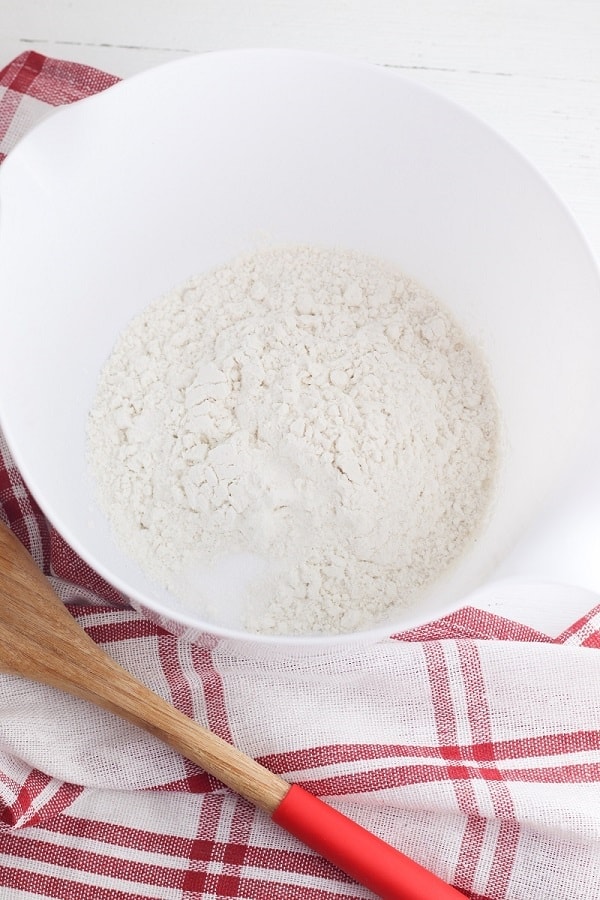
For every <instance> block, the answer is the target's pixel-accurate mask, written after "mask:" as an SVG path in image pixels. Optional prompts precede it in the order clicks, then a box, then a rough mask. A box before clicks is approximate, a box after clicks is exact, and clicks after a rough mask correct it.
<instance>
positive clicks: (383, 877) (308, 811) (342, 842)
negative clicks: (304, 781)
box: [271, 784, 465, 900]
mask: <svg viewBox="0 0 600 900" xmlns="http://www.w3.org/2000/svg"><path fill="white" fill-rule="evenodd" d="M271 818H272V819H273V821H274V822H276V823H277V824H278V825H281V827H282V828H285V830H286V831H289V833H290V834H293V835H294V836H295V837H297V838H299V839H300V840H301V841H303V842H304V843H305V844H306V845H307V846H308V847H310V848H311V849H313V850H315V851H316V852H317V853H320V854H321V856H323V857H325V859H328V860H329V862H332V863H334V864H335V865H336V866H337V867H338V868H339V869H341V870H342V871H343V872H345V873H346V874H347V875H350V876H351V877H352V878H354V879H355V881H358V883H359V884H362V885H364V886H365V887H367V888H369V890H371V891H373V893H374V894H376V895H377V896H379V897H381V898H382V900H432V898H434V897H435V900H465V895H464V894H462V893H461V892H460V891H457V890H456V888H453V887H451V886H450V885H449V884H447V883H446V882H445V881H442V880H441V879H440V878H438V877H437V875H434V874H433V872H429V871H428V870H427V869H424V868H423V866H421V865H419V863H416V862H415V861H414V860H412V859H410V858H409V857H408V856H405V855H404V854H403V853H401V852H400V851H399V850H396V849H394V847H392V846H391V845H390V844H387V843H386V842H385V841H382V840H381V839H380V838H378V837H376V836H375V835H374V834H372V833H371V832H370V831H367V830H366V829H365V828H362V827H361V826H360V825H357V824H356V822H353V821H352V820H351V819H348V818H346V816H344V815H342V813H340V812H338V811H337V810H336V809H334V808H333V807H331V806H329V805H328V804H327V803H323V801H322V800H319V799H318V798H317V797H314V796H313V795H312V794H310V793H309V792H308V791H305V790H304V788H301V787H300V786H299V785H296V784H294V785H292V787H291V788H290V790H289V791H288V793H287V794H286V795H285V797H284V798H283V800H282V801H281V803H280V804H279V806H278V807H277V808H276V809H275V811H274V812H273V814H272V816H271Z"/></svg>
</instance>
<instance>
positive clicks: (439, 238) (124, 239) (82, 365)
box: [0, 51, 600, 636]
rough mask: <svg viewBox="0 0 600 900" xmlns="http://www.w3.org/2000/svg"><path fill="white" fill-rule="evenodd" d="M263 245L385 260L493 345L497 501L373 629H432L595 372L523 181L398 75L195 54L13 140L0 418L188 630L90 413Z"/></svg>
mask: <svg viewBox="0 0 600 900" xmlns="http://www.w3.org/2000/svg"><path fill="white" fill-rule="evenodd" d="M265 237H266V239H267V240H270V241H272V242H273V243H287V242H308V243H315V244H321V245H326V246H332V245H340V246H344V247H348V248H355V249H357V250H361V251H364V252H368V253H372V254H374V255H377V256H379V257H382V258H385V259H388V260H390V261H392V262H394V263H396V264H398V265H399V266H400V267H401V268H402V269H403V270H405V271H406V272H408V273H409V274H411V275H412V276H413V277H415V278H416V279H417V280H419V281H420V282H422V283H423V284H424V285H425V286H426V287H428V288H429V289H430V290H432V291H433V292H434V293H435V294H436V295H437V296H438V297H439V299H440V300H442V302H444V303H445V304H446V305H447V306H448V307H450V308H451V309H452V310H453V311H454V312H455V314H456V315H457V317H458V318H459V320H460V321H461V322H462V323H463V325H464V327H465V328H466V329H467V331H468V332H469V333H470V334H472V335H473V336H475V337H476V338H477V339H478V340H479V341H480V342H481V344H482V346H483V349H484V352H485V353H486V355H487V357H488V360H489V363H490V367H491V371H492V377H493V380H494V384H495V388H496V391H497V395H498V401H499V405H500V408H501V411H502V417H503V428H504V443H505V448H504V463H503V468H502V473H501V483H500V486H499V491H498V497H497V501H496V504H495V508H494V512H493V515H492V517H491V519H490V522H489V525H488V527H487V528H486V530H485V532H484V533H483V534H482V535H481V537H480V539H479V540H478V542H477V543H476V545H475V546H474V548H473V551H472V552H471V553H470V554H469V555H468V556H466V557H465V559H464V560H463V561H462V562H461V564H460V565H459V566H457V567H455V569H454V570H453V571H452V573H451V574H450V575H449V576H448V577H447V578H445V579H444V581H443V582H441V583H440V584H439V585H438V586H437V587H436V588H435V589H434V590H432V591H431V593H430V596H429V597H428V598H427V599H426V600H425V601H424V602H423V604H421V605H420V606H419V607H418V609H412V610H409V611H407V612H405V613H403V614H402V616H400V615H399V616H398V617H397V618H396V619H395V620H394V622H393V623H381V629H384V630H388V631H389V628H390V627H391V626H393V627H397V628H404V627H409V626H411V625H413V624H416V623H417V622H422V621H426V620H429V619H431V618H432V617H434V616H436V615H438V614H439V613H441V612H443V611H444V610H446V609H448V608H449V606H450V605H451V604H453V603H454V602H455V601H457V600H458V599H459V598H461V597H463V596H464V595H465V594H466V593H467V592H469V591H470V590H472V589H474V588H475V587H476V586H477V585H478V584H480V583H481V582H482V580H484V579H486V578H488V577H490V576H491V575H492V573H493V571H494V569H495V568H496V567H497V566H498V564H499V563H500V562H501V560H502V559H503V557H504V556H505V555H506V553H507V552H508V550H509V549H510V548H511V546H513V544H514V543H515V541H516V540H517V539H518V538H519V536H520V535H521V534H522V533H523V531H524V530H525V529H526V528H527V527H528V526H529V524H530V523H531V521H532V520H533V519H534V517H535V513H536V510H537V509H538V508H539V504H540V502H541V500H542V499H543V498H544V497H545V495H546V494H547V493H548V491H550V490H551V488H552V486H553V484H554V483H555V482H556V480H557V478H559V477H560V474H561V472H562V471H563V470H564V469H565V467H568V466H569V465H570V461H571V458H572V453H573V452H574V449H575V448H576V446H577V443H578V441H579V439H580V438H579V435H580V434H581V427H582V424H583V423H585V422H586V421H587V418H588V416H589V410H590V403H591V400H592V396H591V389H592V386H593V384H594V380H595V379H596V378H597V377H598V374H600V373H599V372H598V369H599V363H598V359H597V341H598V334H599V332H600V304H599V303H598V299H599V287H598V277H597V272H596V269H595V266H594V264H593V261H592V259H591V257H590V254H589V252H588V250H587V247H586V246H585V243H584V241H583V240H582V238H581V235H580V234H579V232H578V230H577V228H576V227H575V225H574V224H573V222H572V220H571V218H570V216H569V215H568V214H567V212H566V211H565V210H564V208H563V207H562V205H561V204H560V202H559V201H558V200H557V199H556V197H555V196H554V195H553V193H552V191H551V190H550V189H549V188H548V187H547V185H546V184H545V182H544V181H543V180H542V179H541V178H540V177H539V176H538V175H537V174H536V172H535V171H534V170H533V169H532V168H531V167H530V166H529V165H528V164H527V163H526V162H525V161H524V160H523V159H522V158H521V157H520V156H519V155H518V154H517V153H516V152H515V151H514V150H513V149H512V148H510V147H509V146H508V145H507V144H506V143H505V142H504V141H503V140H501V139H500V138H499V137H498V136H497V135H495V134H494V133H493V132H492V131H490V130H489V129H488V128H487V127H485V126H484V125H483V124H481V123H480V122H479V121H477V120H475V119H474V118H473V117H471V116H470V115H468V114H467V113H465V112H464V111H462V110H461V109H459V108H457V107H456V106H454V105H453V104H451V103H449V102H447V101H446V100H444V99H442V98H440V97H438V96H437V95H435V94H433V93H431V92H429V91H427V90H425V89H423V88H421V87H419V86H417V85H415V84H412V83H410V82H409V81H406V80H404V79H403V78H401V77H399V76H398V75H396V74H395V73H391V72H389V71H386V70H383V69H379V68H376V67H371V66H368V65H363V64H359V63H354V62H349V61H344V60H339V59H334V58H329V57H322V56H319V55H313V54H307V53H297V52H287V51H240V52H227V53H217V54H210V55H207V56H202V57H195V58H190V59H187V60H183V61H181V62H177V63H170V64H168V65H166V66H161V67H159V68H157V69H155V70H151V71H149V72H146V73H143V74H142V75H139V76H136V77H134V78H132V79H130V80H128V81H127V82H123V83H121V84H119V85H117V86H115V87H113V88H111V89H109V90H108V91H106V92H105V93H103V94H101V95H98V96H96V97H93V98H92V99H90V100H87V101H83V102H81V103H79V104H76V105H74V106H73V107H70V108H66V109H63V110H61V111H60V112H58V113H57V114H55V115H53V116H51V117H50V118H49V119H47V120H46V121H45V122H44V123H42V124H41V125H40V126H38V127H37V128H36V129H35V130H34V131H33V132H31V133H30V134H29V135H28V136H26V137H25V138H24V139H23V140H22V141H21V143H20V144H19V146H18V147H17V148H16V150H15V151H14V152H13V153H12V155H11V156H9V158H8V160H7V161H6V163H5V164H4V165H3V167H2V172H1V174H0V297H1V298H2V299H1V300H0V303H1V304H2V320H3V342H2V343H3V348H2V353H1V354H0V377H1V378H2V383H3V384H4V385H5V386H6V385H8V384H10V390H6V388H5V390H4V392H3V396H2V399H1V401H0V416H1V422H2V427H3V428H4V430H5V433H6V435H7V438H8V440H9V443H10V446H11V449H12V451H13V453H14V455H15V457H16V461H17V463H18V465H19V466H20V468H21V470H22V472H23V474H24V476H25V479H26V481H27V482H28V484H29V486H30V488H31V489H32V491H33V493H34V495H35V497H36V499H37V500H38V502H39V503H40V505H41V506H42V508H43V510H44V511H45V512H46V514H47V515H48V516H49V518H50V519H51V521H52V522H53V523H54V524H55V526H56V527H57V528H58V529H59V531H60V532H61V533H62V534H63V536H64V537H65V538H66V540H67V541H68V542H69V543H70V544H71V545H72V546H73V547H74V548H75V549H76V550H77V551H78V552H79V553H80V554H81V555H82V556H83V557H84V558H85V559H86V560H87V561H88V562H89V563H90V564H91V565H92V566H93V567H94V568H95V569H96V570H98V571H99V572H100V573H101V574H103V575H104V576H105V577H107V578H108V580H109V581H111V582H112V583H113V584H115V585H116V587H118V588H119V589H120V590H123V591H124V592H126V593H127V594H129V595H130V596H131V597H132V598H133V599H134V600H135V601H137V602H138V603H141V604H142V605H143V606H144V607H145V608H147V609H150V610H153V611H154V612H155V613H157V614H158V613H165V614H166V615H167V617H168V619H172V620H173V621H174V622H178V623H179V624H180V625H186V626H190V627H198V628H202V627H204V623H203V622H201V621H199V620H195V619H193V618H192V617H190V616H189V614H184V613H182V612H181V611H180V610H178V609H177V604H176V603H175V602H174V600H173V598H171V597H169V596H168V595H167V594H166V593H165V592H164V591H162V590H160V589H158V588H157V587H156V585H155V584H153V583H152V582H150V581H149V580H148V579H147V578H146V577H145V576H144V574H143V573H142V572H141V571H140V570H139V569H138V567H137V566H136V565H135V564H134V563H133V562H132V561H131V560H129V559H127V558H126V557H125V556H124V555H123V554H122V553H121V552H120V551H119V549H118V548H117V547H116V546H115V544H114V543H113V540H112V538H111V534H110V529H109V527H108V525H107V522H106V521H105V518H104V516H103V515H102V513H101V512H100V511H99V509H98V507H97V505H96V502H95V500H94V493H93V485H92V484H91V483H90V480H89V476H88V471H87V465H86V448H85V432H86V418H87V414H88V410H89V408H90V405H91V403H92V399H93V396H94V392H95V388H96V381H97V377H98V373H99V370H100V368H101V367H102V365H103V363H104V362H105V360H106V358H107V356H108V355H109V353H110V351H111V348H112V346H113V344H114V341H115V339H116V338H117V336H118V334H119V333H120V332H121V331H122V330H123V328H124V327H125V326H126V325H127V323H128V322H129V321H130V319H131V318H132V317H133V316H134V315H135V314H136V313H138V312H139V311H141V310H142V309H143V308H144V307H145V306H146V305H147V304H148V303H149V302H150V301H151V300H153V299H155V298H156V297H158V296H159V295H161V294H162V293H164V292H165V291H168V290H170V289H172V288H173V287H175V286H177V285H178V284H179V283H181V282H182V281H183V280H185V279H186V278H187V277H188V276H190V275H194V274H197V273H199V272H201V271H203V270H205V269H207V268H209V267H212V266H214V265H216V264H218V263H222V262H225V261H227V260H228V259H229V258H231V257H233V256H235V255H236V254H238V253H239V252H240V251H242V250H246V249H252V248H253V247H254V246H255V244H256V242H257V241H259V240H262V239H264V238H265ZM16 373H18V374H16ZM210 629H211V630H213V631H214V630H216V631H220V632H221V633H224V634H230V635H235V636H239V629H237V628H236V627H235V626H234V627H231V626H230V625H228V626H227V627H223V628H215V627H214V626H210ZM375 631H377V629H375ZM374 633H375V632H374Z"/></svg>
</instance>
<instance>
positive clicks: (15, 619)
mask: <svg viewBox="0 0 600 900" xmlns="http://www.w3.org/2000/svg"><path fill="white" fill-rule="evenodd" d="M0 572H1V573H2V601H1V602H0V671H3V672H10V673H13V674H16V675H23V676H24V677H25V678H30V679H32V680H34V681H38V682H41V683H43V684H48V685H52V687H56V688H59V689H60V690H63V691H66V692H67V693H69V694H72V695H74V696H76V697H81V698H82V699H84V700H89V701H90V702H91V703H93V704H95V705H96V706H100V707H102V708H103V709H106V710H110V712H113V713H116V714H117V715H118V716H121V718H123V719H127V720H128V721H129V722H133V723H134V724H135V725H138V726H139V727H141V728H143V729H144V730H145V731H148V732H150V733H151V734H153V735H156V737H158V738H160V740H162V741H164V742H165V743H166V744H168V745H169V746H170V747H173V749H175V750H177V751H178V752H179V753H181V754H182V755H183V756H185V757H187V759H190V760H191V761H192V762H195V763H197V765H199V766H201V767H202V768H203V769H204V770H205V771H206V772H208V773H209V774H211V775H214V777H215V778H217V779H218V780H219V781H221V782H223V784H226V785H227V786H228V787H230V788H231V789H232V790H234V791H236V793H238V794H240V795H241V796H242V797H245V798H246V799H247V800H249V801H250V802H251V803H253V804H254V805H255V806H258V807H260V808H261V809H264V810H265V811H266V812H268V813H269V814H271V813H273V811H274V810H275V809H276V808H277V807H278V806H279V804H280V802H281V801H282V800H283V798H284V796H285V795H286V794H287V792H288V791H289V788H290V785H289V784H288V782H287V781H285V780H284V779H283V778H280V777H279V776H278V775H275V774H273V773H272V772H270V771H269V770H268V769H265V768H264V766H261V765H260V764H259V763H257V762H255V761H254V760H253V759H251V758H250V757H248V756H246V755H245V754H244V753H242V752H241V751H239V750H237V749H236V748H235V747H233V746H232V745H231V744H229V743H227V741H224V740H223V739H222V738H220V737H218V736H217V735H215V734H213V733H212V732H210V731H208V730H207V729H205V728H203V727H202V726H201V725H198V724H197V723H196V722H193V721H192V720H191V719H188V717H187V716H185V715H183V713H180V712H178V710H176V709H175V708H174V707H172V706H171V705H170V704H169V703H167V702H166V701H165V700H162V699H161V697H159V696H158V695H157V694H155V693H153V691H151V690H150V689H149V688H146V687H144V685H143V684H141V683H140V682H139V681H137V679H135V678H134V677H133V676H132V675H130V674H129V673H128V672H127V671H126V670H125V669H123V668H122V667H121V666H120V665H119V664H118V663H116V662H115V661H114V660H113V659H111V658H110V657H109V656H108V655H107V654H106V653H105V652H104V651H103V650H101V649H100V648H99V647H98V646H97V645H96V644H95V643H94V642H93V641H92V639H91V638H89V637H88V635H87V634H86V633H85V631H84V630H83V629H82V628H81V626H80V625H78V624H77V622H76V621H75V619H74V618H73V617H72V616H71V615H70V613H69V612H68V610H67V608H66V607H65V605H64V604H63V603H62V601H61V600H60V598H59V597H58V596H57V594H56V593H55V592H54V591H53V589H52V588H51V586H50V584H49V583H48V581H47V579H46V577H45V576H44V575H43V573H42V572H41V571H40V570H39V569H38V567H37V566H36V565H35V563H34V562H33V560H32V558H31V556H30V555H29V553H28V552H27V551H26V550H25V548H24V547H23V545H22V544H21V542H20V541H19V540H18V539H17V538H16V537H15V536H14V535H13V534H12V532H10V531H9V530H8V529H7V528H6V527H5V526H4V525H2V524H1V523H0Z"/></svg>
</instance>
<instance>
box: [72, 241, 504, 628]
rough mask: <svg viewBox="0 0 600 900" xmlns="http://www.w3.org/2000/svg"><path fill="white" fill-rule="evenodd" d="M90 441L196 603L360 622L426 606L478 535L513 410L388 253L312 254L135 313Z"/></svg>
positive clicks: (119, 526) (135, 520)
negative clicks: (501, 423) (500, 403)
mask: <svg viewBox="0 0 600 900" xmlns="http://www.w3.org/2000/svg"><path fill="white" fill-rule="evenodd" d="M89 449H90V461H91V466H92V469H93V472H94V475H95V478H96V481H97V485H98V491H99V497H100V501H101V504H102V505H103V507H104V508H105V510H106V512H107V514H108V516H109V518H110V520H111V522H112V525H113V527H114V530H115V533H116V535H117V537H118V540H119V541H120V542H121V544H122V545H123V546H124V547H125V548H126V549H127V550H128V551H129V552H130V553H131V554H132V555H133V556H134V557H135V558H136V559H137V560H138V562H139V563H140V564H141V566H142V567H143V568H144V569H145V570H146V571H147V572H148V573H149V574H151V575H152V576H153V577H154V578H156V580H158V581H159V582H161V583H162V584H163V585H164V586H166V587H168V588H169V589H170V590H171V591H173V593H174V594H176V595H177V596H178V598H179V599H180V601H181V603H182V605H183V606H184V607H187V608H188V609H190V610H194V611H196V612H198V613H199V614H201V615H204V616H205V617H206V618H210V619H212V620H213V621H215V622H223V623H227V613H226V612H225V611H224V610H225V608H226V607H227V605H228V603H229V602H230V600H235V602H236V603H237V605H238V607H239V613H238V615H239V617H240V619H239V621H237V622H236V623H230V624H237V625H238V626H240V625H241V626H242V627H246V628H248V629H249V630H253V631H260V632H266V633H275V634H285V633H295V634H309V633H328V632H344V631H350V630H356V629H360V628H364V627H369V626H372V625H374V624H376V623H377V621H379V620H381V619H382V618H383V617H385V615H386V613H388V612H389V611H390V610H391V609H393V608H398V607H402V606H405V605H408V604H411V603H414V602H416V601H418V598H419V595H420V594H421V593H422V591H423V589H424V587H425V586H427V585H428V584H429V583H430V582H431V581H432V580H433V579H435V578H436V577H439V576H440V575H441V573H442V572H444V571H445V570H446V569H447V567H448V566H449V565H450V564H451V563H452V561H453V560H455V559H456V557H457V556H459V555H460V554H461V553H462V552H463V551H464V550H465V548H466V547H467V546H468V545H469V542H470V541H471V540H472V539H473V536H474V534H475V533H476V531H477V529H478V527H479V526H480V524H481V522H482V519H483V517H484V516H485V513H486V510H487V507H488V503H489V500H490V493H491V489H492V484H493V481H494V474H495V469H496V450H497V411H496V406H495V402H494V398H493V394H492V391H491V387H490V384H489V381H488V376H487V374H486V368H485V365H484V362H483V359H482V358H481V356H480V354H479V353H478V351H477V350H476V348H475V347H474V346H473V345H472V344H471V343H470V342H469V341H468V340H467V339H466V337H465V335H464V334H463V333H462V332H461V331H460V330H459V328H458V326H457V325H456V324H455V322H454V321H453V320H452V318H451V316H450V315H449V313H448V312H447V311H446V310H445V309H443V308H442V307H441V306H440V304H439V303H438V301H437V300H436V299H435V298H433V297H432V296H431V295H430V294H428V293H427V292H425V291H424V290H423V289H422V288H420V287H419V286H418V285H416V284H415V283H414V282H412V281H410V280H409V279H408V278H406V277H405V276H403V275H402V274H401V273H399V272H397V271H396V270H394V269H392V268H391V267H389V266H387V265H386V264H384V263H383V262H381V261H379V260H376V259H373V258H371V257H366V256H364V255H362V254H359V253H356V252H352V251H341V250H323V249H316V248H314V247H309V246H298V247H288V248H278V249H269V250H264V251H260V252H258V253H256V254H253V255H247V256H243V257H240V258H239V259H237V260H235V261H233V262H232V263H230V264H228V265H225V266H222V267H220V268H218V269H216V270H214V271H212V272H210V273H208V274H205V275H201V276H200V277H198V278H196V279H194V280H192V281H190V282H189V283H187V284H186V285H185V286H184V287H182V288H181V289H179V290H176V291H174V292H173V293H172V294H170V295H168V296H166V297H164V298H162V299H161V300H159V301H158V302H155V303H154V304H153V305H151V306H150V307H149V308H148V309H147V310H146V311H145V312H144V313H143V315H141V316H139V317H138V318H137V319H136V320H134V321H133V322H132V323H131V325H130V327H129V328H128V329H127V330H126V331H125V333H124V334H123V335H122V337H121V338H120V340H119V342H118V344H117V346H116V347H115V349H114V351H113V353H112V355H111V357H110V359H109V361H108V363H107V365H106V367H105V369H104V371H103V373H102V375H101V378H100V382H99V386H98V393H97V398H96V401H95V405H94V408H93V410H92V412H91V415H90V421H89ZM231 554H233V556H234V559H233V561H232V560H231V559H230V555H231ZM219 579H221V580H222V581H225V582H227V586H226V591H227V592H228V593H229V594H232V593H234V594H236V595H237V597H236V598H232V597H230V599H229V600H228V601H227V602H223V600H222V597H221V596H220V593H222V592H220V591H219V590H218V587H217V588H216V587H215V584H216V583H217V582H219ZM234 606H235V603H234ZM229 615H231V613H230V614H229Z"/></svg>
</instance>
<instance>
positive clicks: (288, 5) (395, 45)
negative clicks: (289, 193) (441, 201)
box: [0, 0, 600, 257]
mask: <svg viewBox="0 0 600 900" xmlns="http://www.w3.org/2000/svg"><path fill="white" fill-rule="evenodd" d="M251 46H276V47H300V48H304V49H312V50H319V51H326V52H331V53H337V54H342V55H346V56H352V57H357V58H360V59H365V60H368V61H370V62H374V63H379V64H381V65H386V66H394V67H396V68H398V69H399V70H401V71H402V72H404V73H405V74H406V75H407V76H408V77H410V78H413V79H415V80H417V81H419V82H422V83H424V84H427V85H429V86H430V87H432V88H434V89H436V90H438V91H440V92H441V93H443V94H445V95H447V96H448V97H451V98H452V99H454V100H456V101H457V102H459V103H461V104H462V105H463V106H466V107H467V108H468V109H470V110H471V111H472V112H474V113H475V114H476V115H478V116H479V117H480V118H482V119H484V120H485V121H487V122H488V123H489V124H490V125H492V126H493V127H494V128H495V129H496V130H498V131H500V132H501V133H502V134H503V135H504V136H505V137H506V138H507V139H508V140H509V141H511V142H512V143H513V144H514V145H515V146H516V147H518V148H519V149H520V150H521V151H522V152H523V153H525V155H526V156H528V157H529V159H530V160H531V161H532V162H533V163H534V165H535V166H537V168H538V169H539V170H540V171H541V172H542V173H543V174H544V175H545V176H546V178H547V179H548V180H549V181H550V182H551V184H552V185H553V186H554V188H555V189H556V190H557V191H558V193H559V194H560V195H561V197H562V198H563V199H564V201H565V202H566V204H567V205H568V206H569V207H570V209H571V210H572V212H573V213H574V214H575V216H576V218H577V219H578V220H579V222H580V224H581V226H582V228H583V230H584V232H585V233H586V235H587V237H588V239H589V241H590V242H591V244H592V246H593V249H594V251H595V252H596V254H597V255H598V256H599V257H600V3H599V2H598V0H254V2H252V0H102V2H101V3H99V2H97V0H0V65H2V64H4V63H6V62H8V61H9V60H10V59H11V58H12V57H14V56H16V55H17V54H18V53H20V52H22V51H23V50H26V49H36V50H39V51H40V52H42V53H46V54H49V55H51V56H57V57H61V58H68V59H75V60H79V61H82V62H87V63H89V64H91V65H96V66H98V67H100V68H103V69H106V70H108V71H111V72H114V73H115V74H117V75H121V76H128V75H131V74H133V73H135V72H137V71H140V70H142V69H144V68H147V67H149V66H152V65H156V64H158V63H161V62H165V61H167V60H170V59H176V58H178V57H181V56H184V55H187V54H189V53H204V52H206V51H210V50H218V49H223V48H231V47H251Z"/></svg>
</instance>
